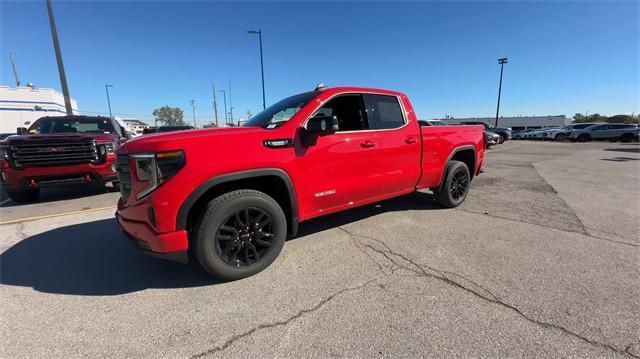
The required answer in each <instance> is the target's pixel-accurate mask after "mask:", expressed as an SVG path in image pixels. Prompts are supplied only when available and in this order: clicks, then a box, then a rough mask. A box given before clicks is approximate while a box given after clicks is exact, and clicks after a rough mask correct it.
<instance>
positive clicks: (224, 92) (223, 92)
mask: <svg viewBox="0 0 640 359" xmlns="http://www.w3.org/2000/svg"><path fill="white" fill-rule="evenodd" d="M218 91H219V92H222V101H224V123H225V124H227V125H228V124H229V120H228V119H227V92H226V91H225V90H218Z"/></svg>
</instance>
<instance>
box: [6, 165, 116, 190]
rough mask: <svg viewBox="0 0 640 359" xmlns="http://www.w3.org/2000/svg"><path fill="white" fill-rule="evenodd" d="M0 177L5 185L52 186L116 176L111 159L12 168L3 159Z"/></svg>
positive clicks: (96, 180) (100, 180)
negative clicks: (93, 162) (99, 161)
mask: <svg viewBox="0 0 640 359" xmlns="http://www.w3.org/2000/svg"><path fill="white" fill-rule="evenodd" d="M3 162H4V163H3V165H2V167H1V168H0V179H1V180H2V185H3V186H6V187H29V186H31V187H52V186H61V185H67V184H78V183H90V182H108V181H113V180H115V179H116V178H117V174H116V172H115V165H114V162H113V161H107V162H104V163H99V164H91V163H81V164H74V165H60V166H43V167H25V168H21V169H14V168H11V167H9V166H8V165H6V161H3Z"/></svg>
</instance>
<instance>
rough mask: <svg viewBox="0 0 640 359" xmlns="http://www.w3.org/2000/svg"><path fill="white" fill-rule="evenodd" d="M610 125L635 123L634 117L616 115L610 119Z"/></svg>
mask: <svg viewBox="0 0 640 359" xmlns="http://www.w3.org/2000/svg"><path fill="white" fill-rule="evenodd" d="M607 122H609V123H633V117H631V116H630V115H615V116H611V117H609V119H608V120H607Z"/></svg>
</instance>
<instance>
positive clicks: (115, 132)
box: [0, 116, 126, 202]
mask: <svg viewBox="0 0 640 359" xmlns="http://www.w3.org/2000/svg"><path fill="white" fill-rule="evenodd" d="M124 141H126V137H125V135H124V131H123V129H122V128H121V127H120V125H119V124H118V123H117V122H116V121H114V120H112V119H110V118H108V117H100V116H55V117H42V118H40V119H38V120H37V121H35V122H34V123H33V124H32V125H31V127H29V128H28V129H26V128H19V129H18V134H17V135H12V136H9V137H7V138H6V139H5V140H4V141H0V179H1V181H2V186H3V187H4V189H5V190H6V192H7V194H8V195H9V197H10V198H11V199H12V200H13V201H15V202H29V201H33V200H35V199H36V198H37V197H38V194H39V193H40V188H42V187H50V186H60V185H69V184H85V183H98V184H104V183H106V182H111V181H115V180H116V179H117V174H116V170H115V160H116V159H115V151H116V149H117V148H118V147H119V146H120V144H121V143H122V142H124Z"/></svg>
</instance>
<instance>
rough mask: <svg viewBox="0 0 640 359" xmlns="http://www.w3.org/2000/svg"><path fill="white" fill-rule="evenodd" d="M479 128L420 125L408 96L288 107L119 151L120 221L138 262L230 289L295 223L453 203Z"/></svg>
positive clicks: (341, 95)
mask: <svg viewBox="0 0 640 359" xmlns="http://www.w3.org/2000/svg"><path fill="white" fill-rule="evenodd" d="M483 130H484V128H483V127H482V126H431V127H427V126H420V125H419V123H418V121H417V119H416V114H415V112H414V110H413V107H412V106H411V103H410V102H409V99H408V98H407V96H406V95H404V94H402V93H399V92H395V91H387V90H378V89H371V88H356V87H338V88H325V87H318V88H317V89H316V90H315V91H310V92H305V93H301V94H298V95H295V96H291V97H289V98H286V99H284V100H282V101H280V102H278V103H276V104H274V105H273V106H271V107H269V108H267V109H266V110H264V111H263V112H261V113H259V114H257V115H256V116H254V117H253V118H251V119H250V120H249V121H248V122H247V123H246V124H244V126H242V127H235V128H221V129H203V130H189V131H182V132H175V133H167V134H151V135H147V136H142V137H139V138H136V139H133V140H131V141H129V142H127V143H125V144H124V145H122V146H121V147H120V149H119V150H118V151H117V163H118V177H119V180H120V190H121V198H120V200H119V202H118V211H117V214H116V216H117V219H118V222H119V223H120V226H121V227H122V229H123V230H124V232H125V233H127V234H128V235H129V236H130V237H131V238H132V239H133V240H134V241H135V243H137V246H138V247H139V248H140V249H142V250H143V252H145V253H147V254H150V255H153V256H160V257H164V258H169V259H173V260H178V261H183V262H185V261H187V258H188V256H187V250H188V249H192V250H193V252H194V254H195V256H196V258H197V260H198V261H199V263H200V264H201V265H202V266H203V267H204V269H205V270H207V271H208V272H209V273H210V274H212V275H213V276H216V277H219V278H223V279H228V280H233V279H239V278H243V277H247V276H250V275H253V274H255V273H257V272H259V271H261V270H263V269H264V268H266V267H267V266H269V265H270V264H271V263H272V262H273V261H274V260H275V258H276V257H277V256H278V254H279V253H280V251H281V249H282V247H283V244H284V242H285V239H286V238H287V237H288V236H294V235H295V234H296V232H297V229H298V223H300V222H302V221H306V220H309V219H312V218H315V217H319V216H323V215H326V214H329V213H334V212H338V211H342V210H346V209H349V208H353V207H356V206H361V205H364V204H367V203H372V202H377V201H381V200H384V199H388V198H391V197H396V196H400V195H404V194H407V193H411V192H413V191H416V190H419V189H426V188H430V189H431V190H432V191H433V193H434V197H435V199H436V201H437V202H438V203H439V204H441V205H442V206H445V207H455V206H458V205H459V204H461V203H462V202H463V201H464V199H465V197H466V195H467V192H468V190H469V186H470V182H471V180H472V179H473V177H474V176H475V175H477V174H479V173H480V168H481V166H482V161H483V158H484V138H483Z"/></svg>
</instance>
